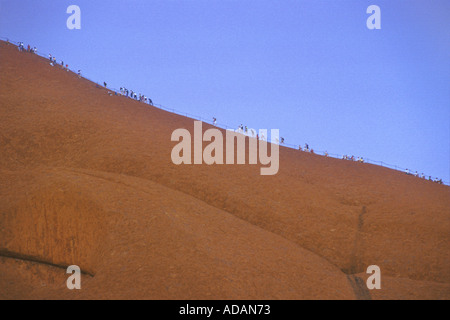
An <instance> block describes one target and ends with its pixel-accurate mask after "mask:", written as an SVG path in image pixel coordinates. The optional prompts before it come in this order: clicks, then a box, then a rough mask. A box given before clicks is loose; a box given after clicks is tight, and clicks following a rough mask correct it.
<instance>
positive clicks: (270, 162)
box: [171, 121, 280, 175]
mask: <svg viewBox="0 0 450 320" xmlns="http://www.w3.org/2000/svg"><path fill="white" fill-rule="evenodd" d="M249 132H252V134H247V133H249ZM255 134H256V131H255V130H254V129H250V130H247V131H246V132H242V131H240V130H238V131H234V130H226V135H225V139H226V140H225V150H224V137H223V134H222V131H220V130H219V129H208V130H206V131H205V133H203V129H202V121H194V152H193V155H194V161H193V164H202V163H205V164H208V165H211V164H224V163H225V164H235V149H236V157H237V159H236V160H237V161H236V164H245V163H246V157H245V155H246V151H247V148H246V141H247V140H248V142H249V143H248V163H249V164H258V160H259V163H260V164H261V165H263V166H267V167H263V168H261V170H260V173H261V175H275V174H277V173H278V169H279V166H280V161H279V144H278V142H279V130H278V129H272V130H271V131H270V139H271V144H270V145H271V148H270V155H269V154H268V143H267V141H266V138H267V130H266V129H260V130H259V134H256V136H255ZM171 140H172V141H179V143H178V144H177V145H175V146H174V147H173V149H172V153H171V158H172V162H173V163H174V164H176V165H180V164H192V147H191V146H192V137H191V133H190V132H189V131H188V130H187V129H176V130H175V131H173V133H172V137H171ZM204 141H206V142H210V143H209V144H208V145H207V146H206V147H205V148H204V149H203V142H204ZM235 142H237V145H235ZM235 146H236V148H235ZM258 151H259V152H258ZM224 155H225V159H224ZM258 156H259V157H258Z"/></svg>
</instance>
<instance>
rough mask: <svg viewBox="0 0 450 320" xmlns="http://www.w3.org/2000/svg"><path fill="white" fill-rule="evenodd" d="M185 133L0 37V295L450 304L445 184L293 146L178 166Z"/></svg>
mask: <svg viewBox="0 0 450 320" xmlns="http://www.w3.org/2000/svg"><path fill="white" fill-rule="evenodd" d="M177 128H186V129H188V130H190V131H191V132H192V133H193V119H189V118H186V117H182V116H178V115H174V114H171V113H168V112H165V111H163V110H160V109H157V108H154V107H150V106H149V105H146V104H143V103H139V102H137V101H133V100H131V99H127V98H125V97H120V96H114V95H113V96H110V95H108V93H107V90H106V89H103V88H98V87H96V86H95V84H93V83H91V82H89V81H87V80H84V79H79V78H78V76H77V75H76V74H73V73H71V72H66V71H65V70H63V69H61V68H59V67H51V66H50V65H49V64H48V61H47V60H46V59H44V58H40V57H38V56H36V55H33V54H29V53H25V52H23V53H21V52H18V50H17V48H16V47H14V46H12V45H7V44H6V43H5V42H0V150H1V152H0V274H1V277H0V298H2V299H24V298H30V299H44V298H56V299H87V298H96V299H111V298H125V299H413V298H422V299H449V298H450V269H449V268H448V266H449V263H450V250H449V249H450V248H449V243H450V241H449V240H450V215H449V212H450V188H449V187H448V186H444V185H438V184H435V183H432V182H429V181H425V180H422V179H418V178H415V177H412V176H407V175H405V174H403V173H401V172H397V171H394V170H390V169H386V168H382V167H378V166H374V165H371V164H362V163H356V162H349V161H343V160H339V159H333V158H325V157H322V156H319V155H314V154H309V153H303V152H299V151H296V150H293V149H287V148H284V147H281V148H280V169H279V173H278V174H277V175H275V176H261V175H260V171H259V169H260V166H259V165H212V166H208V165H205V164H203V165H180V166H176V165H174V164H172V161H171V158H170V154H171V150H172V148H173V146H174V145H175V144H176V142H171V141H170V138H171V133H172V132H173V130H175V129H177ZM208 128H211V126H209V125H207V124H203V130H207V129H208ZM247 159H248V158H247ZM72 264H75V265H78V266H80V268H81V270H82V271H83V272H84V273H83V275H82V289H81V290H74V291H71V290H68V289H67V288H66V284H65V281H66V279H67V277H68V275H66V273H65V272H66V268H67V266H69V265H72ZM370 265H378V266H379V267H380V269H381V285H382V289H381V290H368V289H367V287H366V285H365V282H366V279H367V277H368V275H367V274H366V273H365V272H366V269H367V267H368V266H370Z"/></svg>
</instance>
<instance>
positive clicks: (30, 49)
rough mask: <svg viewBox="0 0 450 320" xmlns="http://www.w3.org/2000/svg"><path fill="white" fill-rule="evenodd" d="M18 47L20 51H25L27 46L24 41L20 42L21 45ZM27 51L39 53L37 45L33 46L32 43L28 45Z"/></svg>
mask: <svg viewBox="0 0 450 320" xmlns="http://www.w3.org/2000/svg"><path fill="white" fill-rule="evenodd" d="M8 42H9V41H8ZM17 48H18V49H19V51H20V52H24V51H25V46H24V44H23V42H19V45H18V46H17ZM26 52H29V53H37V48H36V47H33V48H32V47H31V46H30V45H28V46H27V49H26Z"/></svg>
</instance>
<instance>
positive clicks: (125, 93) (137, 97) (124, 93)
mask: <svg viewBox="0 0 450 320" xmlns="http://www.w3.org/2000/svg"><path fill="white" fill-rule="evenodd" d="M105 87H106V83H105ZM120 94H121V95H122V96H125V97H128V98H131V99H134V100H137V101H140V102H144V103H148V104H150V105H153V101H152V99H150V98H149V97H147V96H146V95H143V94H141V93H139V94H138V93H137V92H134V91H133V90H128V89H127V88H125V87H120Z"/></svg>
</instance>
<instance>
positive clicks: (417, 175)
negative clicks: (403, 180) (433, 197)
mask: <svg viewBox="0 0 450 320" xmlns="http://www.w3.org/2000/svg"><path fill="white" fill-rule="evenodd" d="M405 173H406V174H407V175H411V176H414V177H417V178H421V179H426V176H425V174H424V173H423V172H422V174H419V173H418V172H417V171H416V172H415V173H412V172H410V171H409V169H405ZM428 181H433V182H436V183H439V184H444V182H443V181H442V179H438V178H434V179H432V178H431V176H428Z"/></svg>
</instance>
